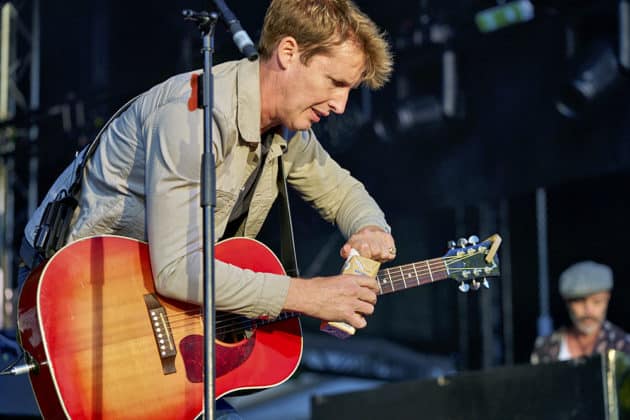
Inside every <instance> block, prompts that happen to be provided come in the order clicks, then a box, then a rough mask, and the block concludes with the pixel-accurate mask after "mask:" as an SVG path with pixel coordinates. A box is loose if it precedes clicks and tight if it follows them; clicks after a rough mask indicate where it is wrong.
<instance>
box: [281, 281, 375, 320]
mask: <svg viewBox="0 0 630 420" xmlns="http://www.w3.org/2000/svg"><path fill="white" fill-rule="evenodd" d="M377 292H378V285H377V284H376V280H374V279H373V278H370V277H367V276H361V275H354V274H340V275H338V276H330V277H314V278H312V279H302V278H292V279H291V283H290V285H289V292H288V294H287V298H286V301H285V304H284V307H283V310H285V311H291V312H301V313H303V314H305V315H308V316H312V317H315V318H319V319H321V320H324V321H343V322H345V323H347V324H350V325H352V326H353V327H355V328H364V327H365V326H366V325H367V321H366V320H365V317H364V315H371V314H372V313H373V312H374V305H375V304H376V293H377Z"/></svg>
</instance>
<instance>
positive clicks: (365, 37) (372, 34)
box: [258, 0, 393, 89]
mask: <svg viewBox="0 0 630 420" xmlns="http://www.w3.org/2000/svg"><path fill="white" fill-rule="evenodd" d="M285 36H292V37H293V38H295V40H296V41H297V43H298V45H299V48H300V51H301V61H302V62H303V63H304V64H307V63H308V60H309V59H310V58H311V57H313V56H314V55H316V54H324V55H325V54H330V52H331V48H332V47H334V46H337V45H340V44H342V43H343V42H345V41H347V40H351V41H354V42H356V44H357V46H358V47H359V48H360V49H361V50H362V51H363V53H364V54H365V71H364V74H363V77H362V82H363V83H365V84H366V85H367V86H368V87H370V88H372V89H378V88H380V87H382V86H383V85H384V84H385V83H386V82H387V81H388V80H389V77H390V75H391V73H392V69H393V58H392V53H391V50H390V46H389V44H388V42H387V41H386V39H385V33H384V32H382V31H381V30H380V29H379V28H378V26H376V24H375V23H374V22H373V21H372V20H371V19H370V18H369V17H368V16H367V15H366V14H365V13H363V12H361V11H360V10H359V8H358V7H357V6H356V5H355V4H354V3H353V2H352V1H350V0H272V1H271V4H270V5H269V8H268V9H267V13H266V14H265V20H264V23H263V28H262V33H261V35H260V42H259V44H258V47H259V52H260V56H261V58H262V59H263V60H268V59H269V58H271V54H272V52H273V50H274V49H275V48H276V46H277V45H278V42H280V40H281V39H282V38H284V37H285Z"/></svg>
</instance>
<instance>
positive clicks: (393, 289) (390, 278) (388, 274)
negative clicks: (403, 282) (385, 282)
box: [386, 268, 396, 292]
mask: <svg viewBox="0 0 630 420" xmlns="http://www.w3.org/2000/svg"><path fill="white" fill-rule="evenodd" d="M386 271H387V277H389V283H390V284H391V285H392V292H394V291H396V288H395V287H394V282H393V281H392V276H391V274H390V273H389V268H388V269H387V270H386Z"/></svg>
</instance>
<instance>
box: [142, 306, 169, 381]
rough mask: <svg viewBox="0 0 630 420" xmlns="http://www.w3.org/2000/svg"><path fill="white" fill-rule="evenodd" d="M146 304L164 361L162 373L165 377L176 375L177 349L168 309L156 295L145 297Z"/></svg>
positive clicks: (156, 342)
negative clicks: (167, 312)
mask: <svg viewBox="0 0 630 420" xmlns="http://www.w3.org/2000/svg"><path fill="white" fill-rule="evenodd" d="M144 303H145V304H146V305H147V312H148V314H149V320H150V321H151V328H152V329H153V338H155V344H156V345H157V349H158V353H159V355H160V360H161V361H162V372H164V374H165V375H169V374H171V373H175V372H176V371H177V369H176V368H175V356H176V355H177V347H175V342H174V340H173V333H172V331H171V325H170V323H169V322H168V316H167V314H166V309H164V307H163V306H162V304H161V303H160V301H159V300H158V299H157V297H156V296H155V295H154V294H146V295H144Z"/></svg>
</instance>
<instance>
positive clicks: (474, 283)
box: [470, 280, 481, 290]
mask: <svg viewBox="0 0 630 420" xmlns="http://www.w3.org/2000/svg"><path fill="white" fill-rule="evenodd" d="M470 287H471V288H472V289H473V290H479V287H481V283H479V282H478V281H477V280H473V281H471V282H470Z"/></svg>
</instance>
